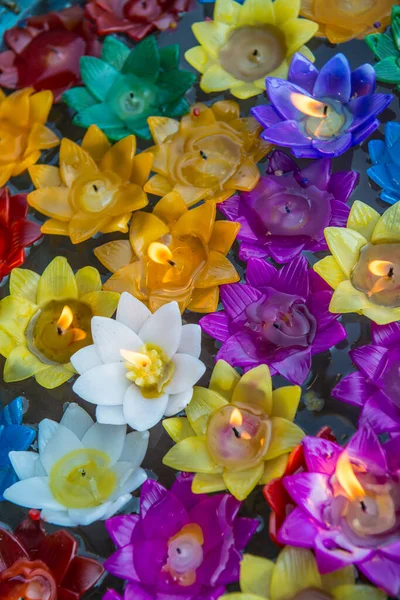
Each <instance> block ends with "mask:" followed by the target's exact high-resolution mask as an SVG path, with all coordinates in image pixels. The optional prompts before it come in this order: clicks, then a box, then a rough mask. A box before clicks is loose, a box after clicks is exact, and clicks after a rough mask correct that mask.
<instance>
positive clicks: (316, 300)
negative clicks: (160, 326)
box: [200, 257, 346, 385]
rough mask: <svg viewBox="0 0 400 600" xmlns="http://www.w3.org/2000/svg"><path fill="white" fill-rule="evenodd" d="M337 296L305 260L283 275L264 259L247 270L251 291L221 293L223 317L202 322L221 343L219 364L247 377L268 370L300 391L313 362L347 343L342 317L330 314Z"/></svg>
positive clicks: (231, 288) (229, 288)
mask: <svg viewBox="0 0 400 600" xmlns="http://www.w3.org/2000/svg"><path fill="white" fill-rule="evenodd" d="M331 297H332V291H331V290H330V288H328V286H327V284H326V283H325V282H324V281H323V280H322V279H321V278H320V277H319V276H317V275H316V273H315V272H314V271H313V270H312V269H308V265H307V261H306V259H305V258H304V257H300V258H297V259H295V260H293V261H292V262H290V263H287V264H286V265H285V266H284V267H283V268H282V269H280V270H278V269H276V268H275V267H273V266H272V265H271V264H269V263H267V262H265V261H264V260H262V259H259V258H251V259H249V262H248V264H247V270H246V285H242V284H239V283H236V284H231V285H224V286H222V287H221V300H222V304H223V307H224V310H223V311H220V312H216V313H213V314H210V315H206V316H205V317H203V318H202V319H201V320H200V325H201V327H202V329H203V330H204V331H205V332H206V333H208V334H209V335H211V336H212V337H214V338H215V339H216V340H218V341H219V342H222V347H221V348H220V350H219V351H218V354H217V356H216V360H220V359H223V360H225V361H226V362H228V363H229V364H230V365H232V366H233V367H241V368H243V369H244V370H245V371H247V370H249V369H252V368H253V367H256V366H257V365H260V364H267V365H268V366H269V368H270V371H271V375H275V374H277V373H279V374H280V375H283V377H286V379H288V380H289V381H290V382H291V383H293V384H297V385H301V384H303V383H304V381H305V380H306V378H307V375H308V373H309V371H310V367H311V356H312V355H313V354H318V353H320V352H325V351H326V350H329V348H331V347H332V346H335V345H336V344H338V343H339V342H341V341H342V340H344V339H345V337H346V330H345V329H344V327H343V326H342V325H341V324H340V323H338V321H337V318H338V315H334V314H332V313H330V312H329V309H328V307H329V303H330V300H331Z"/></svg>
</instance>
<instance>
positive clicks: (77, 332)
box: [56, 305, 86, 344]
mask: <svg viewBox="0 0 400 600" xmlns="http://www.w3.org/2000/svg"><path fill="white" fill-rule="evenodd" d="M73 320H74V313H73V312H72V310H71V309H70V307H69V306H67V305H66V306H64V308H63V309H62V311H61V315H60V318H59V319H58V321H57V323H56V327H57V331H58V333H59V335H64V334H65V333H66V332H67V331H68V329H69V328H70V327H71V325H72V322H73ZM70 333H72V339H71V341H70V343H71V344H73V343H74V342H80V341H81V340H84V339H85V337H86V332H85V331H83V329H79V328H74V329H71V330H70Z"/></svg>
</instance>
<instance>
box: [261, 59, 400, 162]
mask: <svg viewBox="0 0 400 600" xmlns="http://www.w3.org/2000/svg"><path fill="white" fill-rule="evenodd" d="M375 84H376V75H375V71H374V70H373V67H371V65H369V64H365V65H362V66H361V67H359V68H358V69H356V70H355V71H353V72H352V71H351V69H350V65H349V62H348V60H347V58H346V57H345V56H344V54H336V56H334V57H333V58H331V59H330V60H329V61H328V62H327V63H326V64H325V65H324V67H323V68H322V69H321V71H319V72H318V70H317V69H316V68H315V67H314V66H313V64H312V63H311V62H310V61H309V60H308V59H307V58H305V57H304V56H301V55H300V54H295V55H294V57H293V60H292V62H291V65H290V70H289V76H288V81H285V80H284V79H278V78H276V77H268V79H267V92H268V96H269V99H270V101H271V104H272V106H256V107H254V108H252V109H251V112H252V115H253V116H254V117H255V118H256V119H257V120H258V121H259V122H260V123H261V125H262V126H263V127H265V131H264V132H263V133H262V134H261V137H262V138H263V139H265V140H266V141H268V142H271V143H274V144H279V145H281V146H288V147H289V148H291V150H292V152H293V154H294V155H295V156H298V157H301V158H303V157H308V158H323V157H333V156H339V155H341V154H343V152H345V151H346V150H348V149H349V148H350V147H352V146H357V145H358V144H360V143H361V142H362V141H363V140H365V139H366V138H367V137H368V136H369V135H371V133H372V132H373V131H375V129H376V128H377V127H379V121H378V119H377V118H376V117H377V115H379V113H381V112H382V111H383V110H384V109H385V108H386V107H387V106H389V104H390V102H391V101H392V99H393V96H392V95H391V94H376V93H375Z"/></svg>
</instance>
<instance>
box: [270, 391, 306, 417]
mask: <svg viewBox="0 0 400 600" xmlns="http://www.w3.org/2000/svg"><path fill="white" fill-rule="evenodd" d="M300 397H301V388H300V387H298V386H297V385H290V386H285V387H280V388H278V389H276V390H274V391H273V392H272V401H273V405H272V413H271V416H273V417H282V418H283V419H287V420H288V421H293V420H294V417H295V415H296V411H297V408H298V406H299V402H300Z"/></svg>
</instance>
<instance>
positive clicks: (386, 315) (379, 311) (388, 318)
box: [362, 300, 400, 325]
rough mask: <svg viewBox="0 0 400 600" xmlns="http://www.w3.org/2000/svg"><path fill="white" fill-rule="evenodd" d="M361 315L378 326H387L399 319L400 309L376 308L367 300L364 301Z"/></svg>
mask: <svg viewBox="0 0 400 600" xmlns="http://www.w3.org/2000/svg"><path fill="white" fill-rule="evenodd" d="M362 312H363V314H364V315H365V316H366V317H368V319H371V321H374V322H375V323H377V324H378V325H387V324H388V323H394V322H395V321H398V320H399V319H400V308H389V307H386V306H377V305H376V304H373V303H372V302H370V301H369V300H367V301H366V304H365V307H364V309H363V311H362Z"/></svg>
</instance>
